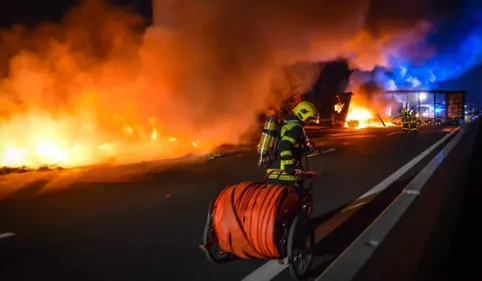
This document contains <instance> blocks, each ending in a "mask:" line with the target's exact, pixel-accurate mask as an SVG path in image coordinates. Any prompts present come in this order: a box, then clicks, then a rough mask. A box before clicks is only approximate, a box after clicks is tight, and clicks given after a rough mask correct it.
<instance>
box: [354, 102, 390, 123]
mask: <svg viewBox="0 0 482 281" xmlns="http://www.w3.org/2000/svg"><path fill="white" fill-rule="evenodd" d="M390 126H393V124H392V123H391V122H386V121H384V120H383V119H382V117H381V116H380V115H379V114H378V113H376V112H375V111H374V110H373V109H371V108H369V107H365V106H360V105H358V104H357V103H353V102H352V103H350V107H349V109H348V114H347V116H346V122H345V128H354V129H362V128H386V127H390Z"/></svg>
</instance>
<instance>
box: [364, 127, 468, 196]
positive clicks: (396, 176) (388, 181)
mask: <svg viewBox="0 0 482 281" xmlns="http://www.w3.org/2000/svg"><path fill="white" fill-rule="evenodd" d="M459 129H460V127H458V129H456V130H454V131H452V132H450V133H449V134H447V135H445V136H444V137H443V138H441V139H440V140H439V141H437V142H436V143H434V144H433V145H432V146H431V147H429V148H427V149H426V150H425V151H424V152H422V153H420V154H419V155H418V156H417V157H415V158H413V159H412V160H411V161H410V162H408V163H407V164H405V166H403V167H401V168H400V169H398V170H397V171H396V172H395V173H393V174H391V175H390V176H388V177H387V178H386V179H384V180H383V181H382V182H380V183H379V184H377V185H376V186H375V187H374V188H372V189H370V190H369V191H368V192H367V193H365V194H363V195H362V196H361V197H360V198H358V199H362V198H365V197H368V196H370V195H373V194H376V193H379V192H380V191H383V190H385V189H386V188H387V187H389V186H390V185H392V183H394V182H395V181H396V180H398V179H399V178H400V177H401V176H403V175H404V174H406V173H407V172H408V171H409V170H410V169H412V168H413V167H414V166H415V165H417V164H418V163H419V162H420V161H422V160H423V159H424V158H425V157H426V156H427V155H429V154H430V153H431V152H432V151H434V150H435V149H436V148H437V147H439V146H440V145H441V144H442V143H444V142H445V141H446V140H447V139H448V138H450V137H451V136H452V135H453V134H455V133H456V132H457V131H458V130H459Z"/></svg>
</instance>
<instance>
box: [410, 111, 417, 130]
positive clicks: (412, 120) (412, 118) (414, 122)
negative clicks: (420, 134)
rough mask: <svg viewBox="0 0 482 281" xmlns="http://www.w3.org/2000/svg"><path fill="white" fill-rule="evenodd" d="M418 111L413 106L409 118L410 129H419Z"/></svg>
mask: <svg viewBox="0 0 482 281" xmlns="http://www.w3.org/2000/svg"><path fill="white" fill-rule="evenodd" d="M417 119H418V117H417V112H415V110H414V109H413V108H412V109H411V110H410V115H409V120H410V131H412V132H415V131H417Z"/></svg>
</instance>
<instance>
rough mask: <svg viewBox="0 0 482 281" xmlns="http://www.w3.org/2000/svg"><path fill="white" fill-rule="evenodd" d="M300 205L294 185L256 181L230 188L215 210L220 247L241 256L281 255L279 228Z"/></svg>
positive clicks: (272, 256) (215, 227) (276, 256)
mask: <svg viewBox="0 0 482 281" xmlns="http://www.w3.org/2000/svg"><path fill="white" fill-rule="evenodd" d="M298 205H299V197H298V195H297V194H296V193H295V192H294V190H293V189H292V188H291V187H287V186H281V185H273V184H264V183H254V182H242V183H240V184H238V185H233V186H230V187H227V188H226V189H224V190H223V191H222V192H221V194H219V196H218V198H217V200H216V203H215V206H214V212H213V226H214V231H215V232H216V235H217V237H218V241H219V246H220V248H221V249H222V250H224V251H226V252H230V253H232V254H234V255H236V256H237V257H240V258H253V259H254V258H258V259H276V258H279V257H280V250H279V244H280V233H276V232H277V229H279V226H280V225H281V223H282V222H283V220H287V219H292V216H293V214H294V210H296V207H297V206H298Z"/></svg>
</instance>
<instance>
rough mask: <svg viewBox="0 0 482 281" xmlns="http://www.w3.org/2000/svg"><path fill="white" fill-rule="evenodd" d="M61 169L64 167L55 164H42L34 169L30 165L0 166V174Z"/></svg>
mask: <svg viewBox="0 0 482 281" xmlns="http://www.w3.org/2000/svg"><path fill="white" fill-rule="evenodd" d="M62 170H64V168H62V167H58V166H55V165H42V166H39V167H38V168H36V169H34V168H31V167H26V166H22V167H14V168H12V167H0V175H5V174H13V173H16V174H21V173H28V172H32V171H39V172H47V171H62Z"/></svg>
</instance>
